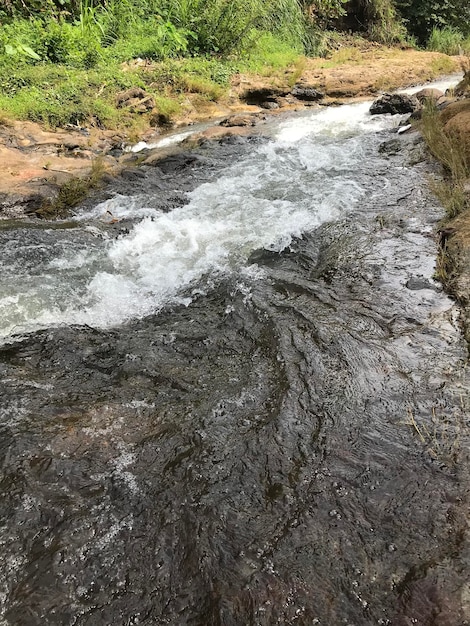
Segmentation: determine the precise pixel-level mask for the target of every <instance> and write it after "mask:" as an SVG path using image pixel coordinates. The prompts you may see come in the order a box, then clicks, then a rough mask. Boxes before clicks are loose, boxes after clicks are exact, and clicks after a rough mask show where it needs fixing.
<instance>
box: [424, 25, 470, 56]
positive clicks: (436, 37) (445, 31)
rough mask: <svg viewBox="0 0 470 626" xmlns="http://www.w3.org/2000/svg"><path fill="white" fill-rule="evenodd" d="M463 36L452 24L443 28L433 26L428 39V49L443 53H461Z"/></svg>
mask: <svg viewBox="0 0 470 626" xmlns="http://www.w3.org/2000/svg"><path fill="white" fill-rule="evenodd" d="M463 45H464V36H463V35H462V33H461V32H460V31H459V30H457V29H456V28H453V27H452V26H445V27H444V28H436V27H434V28H433V29H432V31H431V36H430V37H429V40H428V45H427V47H428V49H429V50H434V51H436V52H443V53H444V54H450V55H453V54H461V52H462V51H463Z"/></svg>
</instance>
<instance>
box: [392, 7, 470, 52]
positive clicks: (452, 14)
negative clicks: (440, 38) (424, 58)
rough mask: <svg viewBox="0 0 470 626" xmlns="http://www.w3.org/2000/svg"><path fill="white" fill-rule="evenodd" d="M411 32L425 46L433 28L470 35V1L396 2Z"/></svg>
mask: <svg viewBox="0 0 470 626" xmlns="http://www.w3.org/2000/svg"><path fill="white" fill-rule="evenodd" d="M396 6H397V8H398V10H399V12H400V13H401V15H402V16H403V18H404V19H405V21H406V26H407V28H408V30H409V32H410V33H411V34H412V35H414V36H415V37H416V38H417V39H418V41H419V43H421V44H425V43H426V41H427V40H428V38H429V36H430V35H431V32H432V29H433V28H439V29H443V28H445V27H451V28H454V29H458V30H459V31H461V32H462V34H463V35H464V36H466V35H468V34H470V0H396Z"/></svg>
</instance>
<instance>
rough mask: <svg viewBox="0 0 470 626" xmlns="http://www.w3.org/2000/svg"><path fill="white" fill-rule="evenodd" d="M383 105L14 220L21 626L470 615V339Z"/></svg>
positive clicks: (1, 301) (5, 393)
mask: <svg viewBox="0 0 470 626" xmlns="http://www.w3.org/2000/svg"><path fill="white" fill-rule="evenodd" d="M369 105H370V103H359V104H351V105H345V106H342V107H330V108H318V109H311V110H309V111H307V112H303V113H297V114H290V115H289V116H287V117H286V116H279V117H277V118H273V120H272V121H271V122H269V123H268V124H266V126H265V131H264V135H263V137H252V138H233V137H232V138H229V139H224V140H219V141H206V142H204V143H203V144H202V145H201V146H200V147H198V148H196V149H195V150H193V151H191V152H180V153H175V154H174V155H173V156H170V157H168V158H166V159H164V160H162V161H161V162H159V163H158V164H157V165H156V166H153V167H150V166H143V167H141V168H140V169H139V170H138V171H131V172H130V174H129V176H128V177H127V178H125V179H123V180H122V181H120V182H119V183H116V186H115V188H114V190H112V192H110V193H108V194H107V197H106V198H102V199H101V201H100V202H98V204H93V203H92V204H90V203H88V205H86V206H84V207H82V208H81V209H79V210H77V211H76V213H75V214H74V215H73V216H72V217H71V218H70V219H68V220H67V221H63V222H44V221H30V222H22V223H18V222H6V221H5V222H2V223H0V240H1V256H0V263H1V272H0V311H1V316H0V336H1V345H0V371H1V377H2V387H1V395H2V404H1V412H0V418H1V419H0V431H1V437H0V454H1V459H2V466H1V467H2V473H1V475H0V494H1V499H0V511H1V516H0V545H1V551H2V565H1V567H0V623H1V624H4V625H5V626H11V625H15V626H16V625H18V626H20V625H21V626H36V625H38V626H39V625H41V626H44V625H45V624H47V625H48V626H49V625H61V626H69V625H70V626H72V625H77V626H94V625H96V626H101V625H111V624H112V625H113V626H121V625H122V626H124V625H131V624H145V625H153V624H155V625H164V624H170V625H174V626H189V625H193V626H248V625H253V626H271V625H275V624H284V625H290V624H294V625H299V626H300V625H304V626H311V625H315V624H319V625H322V626H340V625H341V626H342V625H344V626H369V625H373V624H374V625H377V624H382V625H385V624H390V625H394V626H395V625H396V626H409V625H411V624H418V625H420V626H431V625H435V626H463V625H464V624H469V623H470V586H469V569H468V557H469V555H470V546H469V543H468V523H467V513H468V484H469V482H468V480H469V472H468V470H469V467H470V466H469V458H468V450H469V448H468V442H469V438H468V426H469V424H468V421H469V418H468V415H469V406H470V404H469V397H468V379H467V376H468V374H467V372H466V367H465V363H466V359H467V351H466V346H465V343H464V341H463V338H462V335H461V330H460V327H459V320H458V314H459V312H458V308H457V306H456V305H455V303H454V302H452V301H451V300H450V299H449V298H448V297H447V296H446V295H445V293H443V291H442V289H441V286H440V284H439V283H438V282H437V281H436V280H435V279H434V273H435V263H436V254H437V246H436V237H435V233H436V230H437V228H438V223H439V220H440V219H441V218H442V216H443V209H442V208H441V207H440V206H439V204H438V202H437V200H436V199H435V198H434V197H433V196H432V195H431V193H430V191H429V189H428V185H427V179H428V177H429V175H430V172H431V171H432V169H433V166H432V164H430V163H429V162H428V161H427V160H426V159H423V146H422V144H421V142H420V140H419V138H418V137H417V136H413V135H411V136H406V135H403V136H398V135H397V134H396V127H397V125H398V123H399V121H400V117H399V116H398V117H397V116H395V117H390V116H376V117H371V116H370V115H369V114H368V108H369Z"/></svg>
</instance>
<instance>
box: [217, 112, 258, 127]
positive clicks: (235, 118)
mask: <svg viewBox="0 0 470 626" xmlns="http://www.w3.org/2000/svg"><path fill="white" fill-rule="evenodd" d="M258 120H259V115H256V114H255V115H249V114H247V115H231V116H230V117H227V118H225V119H224V120H222V121H221V122H220V126H224V127H226V128H232V127H234V126H256V124H257V122H258Z"/></svg>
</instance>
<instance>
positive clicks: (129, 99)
mask: <svg viewBox="0 0 470 626" xmlns="http://www.w3.org/2000/svg"><path fill="white" fill-rule="evenodd" d="M461 63H462V59H461V58H459V57H448V56H447V55H443V54H439V53H433V52H418V51H416V50H412V49H409V50H401V49H396V48H392V49H389V48H385V47H383V46H378V45H377V44H372V43H371V44H367V45H366V44H364V45H363V46H362V47H360V48H353V47H345V48H341V49H339V50H338V51H337V52H336V53H333V54H332V55H331V57H330V58H329V59H320V58H317V59H305V58H300V59H298V60H297V61H296V62H295V63H293V64H292V65H291V66H289V67H288V68H286V69H284V70H282V71H281V70H278V71H276V72H274V73H273V72H271V73H270V74H269V75H266V76H263V75H261V74H247V73H245V74H236V75H234V76H233V77H232V79H231V83H230V87H229V88H228V89H227V90H226V91H225V92H223V93H222V92H221V93H218V94H213V98H212V99H211V98H209V97H207V94H206V96H203V95H202V94H201V93H200V90H199V92H198V90H197V89H196V88H195V87H194V86H193V88H192V89H189V88H188V89H187V91H186V92H185V93H184V95H183V97H182V96H181V94H178V95H176V94H175V104H176V100H178V106H176V105H175V107H174V110H175V113H174V114H173V115H172V116H170V115H168V114H165V115H163V113H161V112H160V111H159V106H158V102H156V101H155V98H152V96H149V95H148V94H147V93H146V92H145V91H144V90H141V89H140V90H139V89H137V88H135V89H134V88H130V89H128V90H127V91H126V92H121V93H120V94H117V95H116V97H117V101H116V102H117V103H116V106H118V107H121V108H123V107H124V108H126V112H127V114H128V115H129V116H131V117H132V118H133V119H135V120H136V126H138V127H139V129H140V133H139V134H135V130H133V131H132V132H129V131H128V130H126V129H125V128H118V129H107V128H102V127H100V126H99V125H98V126H97V125H94V124H93V120H90V123H89V124H85V123H84V124H83V125H82V126H76V127H73V126H70V125H69V126H68V127H67V128H57V129H47V128H45V127H44V126H40V125H39V124H36V123H34V122H30V121H26V122H25V121H17V120H12V119H8V118H2V121H1V122H0V216H1V217H6V218H12V217H14V218H17V217H22V216H24V215H27V214H35V213H37V212H38V211H41V209H42V208H43V207H44V206H45V205H48V204H50V203H51V202H52V203H53V202H54V200H55V198H57V195H58V194H59V190H60V189H61V188H62V187H63V185H66V184H67V183H69V181H71V180H73V179H75V178H76V177H78V178H80V179H82V180H84V181H85V185H86V183H87V182H88V181H89V179H90V175H91V173H92V172H93V169H95V170H96V161H97V159H99V169H100V170H101V171H102V172H106V173H107V175H111V176H112V175H115V174H117V173H118V172H119V171H120V170H121V169H122V167H125V166H126V163H127V162H128V159H129V157H128V155H126V154H125V153H124V152H123V148H125V146H126V145H129V144H130V143H136V142H137V141H140V140H143V141H147V142H149V143H152V142H155V141H157V140H158V139H159V138H161V137H162V136H165V134H166V133H168V131H169V130H171V129H175V128H179V127H181V126H185V125H188V124H194V123H197V122H200V121H203V120H205V121H207V120H214V123H215V125H216V124H218V121H220V120H221V119H223V118H224V117H228V116H230V115H233V114H238V113H262V114H263V115H268V114H269V115H271V114H277V113H279V112H282V111H288V110H299V109H302V108H305V107H307V106H319V105H325V104H332V103H335V102H341V103H342V102H345V101H347V100H350V99H352V98H364V97H367V98H372V97H374V96H375V95H377V94H378V93H380V92H382V91H386V90H390V89H396V88H400V87H408V86H410V85H412V84H417V83H425V82H427V81H429V80H432V79H435V78H437V77H439V76H441V75H444V74H449V73H452V72H455V71H459V70H460V69H461ZM155 69H156V66H155V65H150V64H147V65H146V68H145V71H147V72H149V73H152V72H153V73H154V72H155ZM309 90H310V91H309ZM312 90H314V91H312ZM167 108H169V109H171V107H168V106H167ZM251 124H252V122H251V121H250V122H248V126H251ZM134 128H135V125H134ZM233 128H235V126H232V130H230V129H229V128H226V130H225V131H221V130H220V129H217V130H215V131H213V133H215V134H216V135H217V134H219V135H220V134H223V133H226V134H230V133H234V132H237V131H236V130H233ZM73 186H74V185H73V184H72V187H73ZM80 188H83V185H82V186H81V187H80ZM72 195H73V194H69V196H70V197H69V200H70V202H71V204H73V197H72ZM77 199H78V200H80V199H81V195H80V194H78V196H77Z"/></svg>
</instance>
